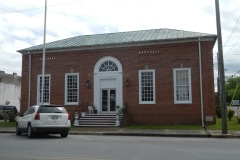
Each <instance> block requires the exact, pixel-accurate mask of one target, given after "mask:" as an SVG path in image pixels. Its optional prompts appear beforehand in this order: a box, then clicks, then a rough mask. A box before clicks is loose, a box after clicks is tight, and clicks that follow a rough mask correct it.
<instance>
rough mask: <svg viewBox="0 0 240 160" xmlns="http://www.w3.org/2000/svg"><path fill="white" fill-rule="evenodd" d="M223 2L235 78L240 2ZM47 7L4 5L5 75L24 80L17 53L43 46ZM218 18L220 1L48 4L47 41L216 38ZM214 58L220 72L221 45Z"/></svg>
mask: <svg viewBox="0 0 240 160" xmlns="http://www.w3.org/2000/svg"><path fill="white" fill-rule="evenodd" d="M219 3H220V11H221V23H222V24H221V25H222V38H223V45H224V47H223V51H224V61H225V62H224V63H225V69H226V74H234V73H236V72H238V71H239V70H240V62H239V58H240V25H239V24H240V1H239V0H219ZM44 5H45V0H1V1H0V70H2V71H5V72H6V73H9V74H12V73H13V72H16V73H17V74H18V75H21V67H22V62H21V61H22V59H21V54H20V53H18V52H17V50H20V49H24V48H27V47H31V46H34V45H38V44H42V43H43V33H44V30H43V28H44ZM215 17H216V16H215V0H48V9H47V35H46V42H51V41H55V40H60V39H64V38H69V37H73V36H79V35H88V34H96V33H98V34H99V33H109V32H120V31H121V32H122V31H133V30H145V29H157V28H170V29H178V30H186V31H195V32H202V33H210V34H216V33H217V31H216V18H215ZM213 53H214V64H215V68H216V66H217V61H216V53H217V43H216V44H215V47H214V50H213ZM216 74H217V72H215V75H216Z"/></svg>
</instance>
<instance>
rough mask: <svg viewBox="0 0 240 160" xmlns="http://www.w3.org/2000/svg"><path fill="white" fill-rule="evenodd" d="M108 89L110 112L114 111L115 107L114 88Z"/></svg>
mask: <svg viewBox="0 0 240 160" xmlns="http://www.w3.org/2000/svg"><path fill="white" fill-rule="evenodd" d="M109 91H110V112H114V111H115V107H116V90H109Z"/></svg>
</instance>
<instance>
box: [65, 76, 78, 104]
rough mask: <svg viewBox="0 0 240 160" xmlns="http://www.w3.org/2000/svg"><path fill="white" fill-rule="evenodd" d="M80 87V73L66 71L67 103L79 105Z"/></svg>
mask: <svg viewBox="0 0 240 160" xmlns="http://www.w3.org/2000/svg"><path fill="white" fill-rule="evenodd" d="M78 88H79V74H78V73H66V74H65V104H66V105H78V99H79V94H78V90H79V89H78Z"/></svg>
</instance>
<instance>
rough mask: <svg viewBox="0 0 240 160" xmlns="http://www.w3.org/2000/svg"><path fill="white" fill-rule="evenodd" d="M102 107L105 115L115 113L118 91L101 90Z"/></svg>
mask: <svg viewBox="0 0 240 160" xmlns="http://www.w3.org/2000/svg"><path fill="white" fill-rule="evenodd" d="M101 97H102V98H101V106H102V112H103V113H111V112H112V113H114V112H115V110H116V109H115V106H116V89H102V90H101Z"/></svg>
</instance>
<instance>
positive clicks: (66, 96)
mask: <svg viewBox="0 0 240 160" xmlns="http://www.w3.org/2000/svg"><path fill="white" fill-rule="evenodd" d="M74 75H76V76H77V102H68V101H67V98H68V88H67V78H68V76H74ZM64 94H65V96H64V104H65V105H78V104H79V73H65V91H64Z"/></svg>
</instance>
